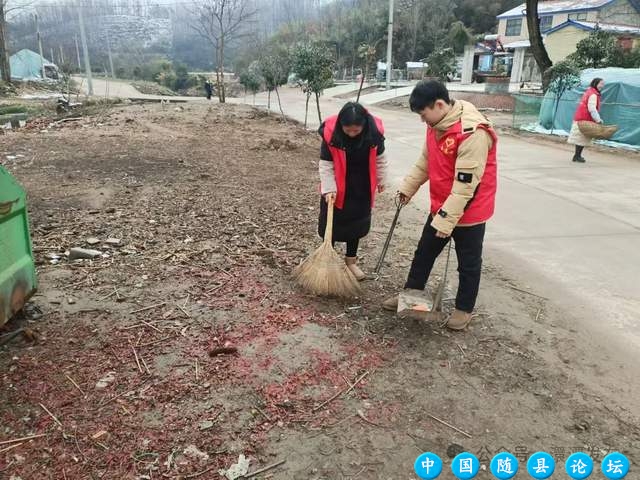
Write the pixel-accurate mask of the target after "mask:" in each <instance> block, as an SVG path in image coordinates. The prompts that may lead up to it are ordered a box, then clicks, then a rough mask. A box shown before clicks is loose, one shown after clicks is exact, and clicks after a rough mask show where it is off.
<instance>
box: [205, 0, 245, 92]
mask: <svg viewBox="0 0 640 480" xmlns="http://www.w3.org/2000/svg"><path fill="white" fill-rule="evenodd" d="M256 12H257V11H256V10H255V9H254V8H253V4H252V2H250V0H202V1H201V3H200V4H198V5H197V6H196V9H195V12H194V14H195V18H196V22H197V23H196V24H195V25H192V28H193V29H194V30H195V31H196V32H198V34H200V36H202V37H203V38H205V39H206V40H207V41H208V42H209V43H210V44H211V45H212V46H213V48H214V52H215V54H214V55H215V56H214V59H215V65H216V90H217V92H218V99H219V100H220V103H224V102H225V86H224V51H225V47H226V46H227V45H228V44H229V43H230V42H233V41H235V40H238V39H240V38H242V37H244V36H246V35H249V34H250V33H249V31H248V29H247V28H246V26H247V25H246V24H247V23H248V22H249V21H250V20H251V19H252V18H253V17H254V16H255V15H256Z"/></svg>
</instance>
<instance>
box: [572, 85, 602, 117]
mask: <svg viewBox="0 0 640 480" xmlns="http://www.w3.org/2000/svg"><path fill="white" fill-rule="evenodd" d="M593 94H595V95H596V98H597V99H598V102H597V103H596V110H598V111H600V98H601V97H602V94H601V93H600V92H599V91H598V89H597V88H593V87H589V88H587V91H586V92H584V95H582V98H581V99H580V103H579V104H578V108H577V109H576V114H575V115H574V116H573V121H574V122H580V121H584V120H587V121H589V122H593V121H594V120H593V117H591V114H590V113H589V106H588V104H589V97H590V96H591V95H593Z"/></svg>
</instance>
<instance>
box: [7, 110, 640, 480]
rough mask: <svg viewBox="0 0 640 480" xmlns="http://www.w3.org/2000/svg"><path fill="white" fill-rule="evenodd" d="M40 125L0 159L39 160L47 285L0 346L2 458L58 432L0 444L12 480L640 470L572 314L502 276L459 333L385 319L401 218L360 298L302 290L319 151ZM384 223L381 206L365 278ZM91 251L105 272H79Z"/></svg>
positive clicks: (34, 218)
mask: <svg viewBox="0 0 640 480" xmlns="http://www.w3.org/2000/svg"><path fill="white" fill-rule="evenodd" d="M40 130H41V129H40V127H39V128H38V129H35V130H33V131H27V132H12V133H10V134H8V135H5V137H4V138H3V145H2V147H0V154H1V155H2V156H1V157H0V159H1V161H3V162H5V158H6V157H5V156H6V155H15V154H16V153H17V154H20V155H24V157H18V160H16V161H15V162H12V163H10V164H8V167H9V168H10V169H11V170H12V171H13V173H14V174H15V175H16V177H17V178H18V179H19V180H20V181H21V182H22V183H23V184H24V185H25V187H26V188H27V190H28V192H29V202H30V203H29V205H30V212H31V222H32V234H33V243H34V250H35V252H36V258H37V261H38V269H39V278H40V287H39V293H38V295H37V296H36V297H35V298H34V300H33V303H32V304H31V305H30V306H29V308H28V309H27V312H26V315H25V318H24V319H22V320H21V321H22V322H23V323H25V322H26V324H27V325H28V326H29V327H30V328H32V329H33V330H34V331H35V332H36V334H37V336H38V340H37V342H35V343H29V342H28V341H27V340H26V339H19V340H16V341H14V342H12V343H11V344H9V345H8V346H5V347H3V348H2V349H0V377H1V378H2V385H3V388H2V389H1V390H0V405H2V407H0V425H2V430H1V433H0V435H1V436H0V441H4V440H11V439H16V438H20V437H25V436H28V435H44V436H42V437H39V438H36V439H33V440H27V441H25V442H24V443H22V444H20V443H21V442H17V443H16V445H18V444H19V445H18V446H17V447H15V448H13V449H11V450H9V451H2V450H3V449H4V445H0V476H2V478H4V477H5V476H6V477H7V478H11V477H12V476H14V478H16V477H20V478H22V479H25V480H26V479H29V480H31V479H55V480H59V479H61V478H69V479H84V478H117V479H143V478H174V479H179V478H180V479H186V478H212V479H216V478H221V477H219V475H218V473H217V472H218V469H220V468H228V467H229V466H230V465H231V464H232V463H234V462H235V461H237V459H238V456H239V455H240V454H243V455H246V456H247V457H248V458H249V459H250V462H251V463H250V471H254V470H256V469H259V468H262V467H264V466H269V465H272V464H274V463H277V462H279V461H282V460H286V463H284V464H283V465H281V466H278V467H277V468H274V469H272V470H269V471H268V472H267V473H266V474H264V475H262V476H258V477H256V478H273V479H317V480H319V479H340V478H356V477H358V478H375V479H384V480H387V479H405V478H415V477H413V476H412V475H413V474H412V466H413V461H414V460H415V458H416V456H417V455H419V454H420V453H422V452H423V451H428V450H430V451H434V452H436V453H438V454H439V455H440V456H441V457H442V458H443V459H445V463H449V461H448V460H447V459H449V458H452V457H453V456H455V454H457V453H459V452H460V451H462V450H468V451H471V452H473V453H475V454H476V455H478V456H479V457H480V459H481V461H482V462H483V463H484V464H485V465H487V464H488V461H490V459H491V456H492V455H493V454H495V453H497V452H498V451H500V450H503V449H504V450H508V451H511V452H512V453H514V454H516V456H518V457H519V458H520V460H521V462H522V461H524V460H526V458H527V456H528V454H531V453H533V452H534V451H537V450H546V451H548V452H550V453H552V454H553V455H554V456H555V457H556V460H557V461H558V462H561V461H563V460H564V459H565V458H566V457H567V456H568V455H569V454H570V453H572V452H573V451H578V450H582V451H588V452H589V453H591V454H592V456H593V457H594V458H595V459H596V460H599V459H601V458H602V457H603V455H604V454H605V453H606V452H607V451H610V450H620V451H622V452H624V453H626V454H627V455H628V456H629V457H630V459H631V461H632V463H633V464H638V462H640V456H638V451H639V449H638V448H639V447H640V431H639V429H638V427H637V425H638V423H637V420H638V419H637V412H634V411H633V410H631V411H630V409H629V407H628V406H625V405H621V404H619V403H618V400H617V399H618V397H619V395H620V394H621V393H622V392H624V390H625V389H626V386H625V385H620V384H617V383H616V382H615V380H614V379H610V378H605V377H600V378H598V376H597V368H598V366H597V365H594V366H593V370H592V371H591V373H589V375H588V376H584V375H583V371H584V368H583V367H581V366H579V365H583V364H584V363H585V362H588V359H585V358H582V357H581V355H582V354H581V350H580V348H578V347H579V346H578V345H576V344H575V342H574V340H573V339H572V337H573V333H572V332H571V331H570V330H566V329H564V328H563V327H562V326H561V325H562V322H561V319H562V315H563V312H561V311H557V310H555V309H554V308H553V307H551V306H550V305H549V304H548V302H546V301H545V299H543V298H540V297H538V296H536V295H535V293H536V292H531V291H527V288H526V286H522V285H519V284H518V282H517V279H514V278H507V277H506V276H505V274H504V273H503V272H501V271H499V270H497V269H496V268H495V266H492V265H486V266H485V271H484V277H483V282H484V283H483V286H482V296H481V299H480V300H481V302H480V306H479V313H478V316H477V318H476V319H475V321H474V322H473V324H472V328H470V329H469V330H468V331H467V332H464V333H461V334H453V333H450V332H448V331H446V330H444V329H442V328H440V327H439V326H438V325H437V324H419V323H416V322H412V321H400V320H398V319H396V318H395V317H394V316H393V315H389V314H387V313H386V312H384V311H383V310H381V308H380V300H381V299H382V298H384V297H385V296H387V295H389V294H391V293H393V292H395V290H396V289H397V287H398V285H401V283H402V280H403V278H404V275H405V274H406V270H407V266H408V264H409V262H410V260H411V252H412V250H413V248H414V245H415V241H416V236H417V235H418V233H419V232H418V231H417V229H416V227H415V224H414V223H413V222H412V221H409V220H408V219H409V217H405V218H406V219H402V220H401V222H400V226H399V228H398V235H397V237H396V238H395V239H394V243H393V245H392V248H391V251H390V254H389V262H388V265H386V266H385V269H384V270H383V275H382V276H381V277H380V278H378V279H376V280H370V281H367V282H366V284H365V286H366V288H365V293H364V295H363V298H360V299H356V300H354V301H351V302H338V301H332V300H320V299H316V298H312V297H308V296H306V295H304V294H302V293H301V292H299V291H298V289H297V288H296V286H295V285H293V284H292V283H291V282H290V280H289V274H290V271H291V269H292V268H293V266H294V265H295V264H296V262H298V261H299V259H300V258H302V257H303V256H304V255H306V254H307V253H308V252H310V251H311V250H312V249H313V248H314V247H315V246H316V245H317V244H318V242H317V238H316V236H315V233H314V232H315V220H316V216H317V204H318V199H317V194H316V172H315V162H316V158H317V150H318V147H319V144H318V139H317V138H316V136H315V135H313V134H310V133H308V132H305V131H304V130H302V129H301V128H299V127H298V126H296V125H295V124H291V123H288V124H286V125H285V124H283V123H282V122H281V121H279V120H278V119H277V118H275V117H266V116H265V115H264V113H262V112H260V111H257V110H253V109H251V108H249V107H242V106H231V105H227V106H218V105H215V106H211V107H207V106H205V105H200V104H188V105H186V106H184V107H183V108H177V109H174V108H173V107H170V108H167V107H165V108H164V109H163V108H162V107H161V106H159V105H154V106H146V107H144V106H131V107H126V108H124V107H123V108H116V109H114V110H112V111H111V112H110V115H108V117H107V119H106V120H104V119H101V121H100V122H97V121H95V119H91V118H89V119H85V120H84V121H83V122H78V123H75V124H73V123H66V124H61V127H60V128H51V129H48V132H47V133H42V132H41V131H40ZM5 140H6V141H5ZM392 215H393V205H392V199H391V198H390V197H389V196H383V197H382V198H381V199H380V202H379V204H378V211H377V213H376V217H375V225H374V229H373V231H372V233H371V234H370V235H369V236H368V237H367V239H366V241H365V242H364V245H363V252H362V253H363V261H364V265H365V266H367V267H369V268H371V266H372V265H373V264H374V263H375V260H376V259H377V255H378V253H379V248H380V246H381V245H382V243H383V240H384V235H385V234H386V228H387V225H389V223H390V219H391V216H392ZM89 237H97V238H98V239H99V243H98V244H97V245H95V246H94V247H93V248H98V249H100V250H101V251H102V252H103V253H104V255H103V256H102V257H100V258H98V259H96V260H92V261H76V262H68V261H67V260H66V259H65V257H64V252H65V251H66V250H68V249H69V248H71V247H75V246H87V244H86V239H87V238H89ZM107 238H117V239H119V240H120V243H115V242H112V243H113V244H112V245H107V244H106V243H105V241H106V239H107ZM55 255H58V256H60V257H61V259H60V260H56V259H55ZM52 262H53V263H52ZM441 271H442V265H441V264H438V266H437V271H436V272H435V273H436V275H435V276H434V278H433V279H432V281H431V282H430V283H431V284H432V285H435V284H436V283H437V281H438V277H437V274H440V273H441ZM455 288H456V282H455V280H452V281H451V282H450V285H449V291H448V293H447V295H446V297H447V301H446V305H445V306H446V309H447V310H450V309H451V308H452V305H451V302H452V301H451V298H452V297H453V295H454V293H453V292H454V291H455ZM19 323H20V320H16V321H15V322H13V323H12V324H10V325H8V326H7V327H6V328H7V329H13V328H15V327H16V326H17V325H18V324H19ZM523 325H525V326H526V327H525V328H523ZM230 347H232V348H235V349H237V352H235V353H231V354H224V353H223V354H219V355H218V354H216V355H214V356H211V355H210V354H211V352H219V351H220V350H217V349H221V348H230ZM594 372H595V373H594ZM358 381H359V382H358ZM356 382H358V383H357V385H355V386H354V387H353V388H352V389H351V391H350V392H349V393H346V391H347V390H349V389H350V386H351V385H354V383H356ZM340 392H343V393H342V394H340V395H337V394H339V393H340ZM336 395H337V396H336ZM334 396H336V398H335V400H332V401H331V402H329V403H327V404H326V405H324V406H322V404H323V403H324V402H326V401H327V400H328V399H331V398H332V397H334ZM44 407H46V409H47V410H48V411H49V412H50V413H51V415H50V414H49V413H47V411H45V410H44ZM52 415H53V416H55V420H54V418H53V417H52ZM432 416H433V417H437V418H439V419H441V420H443V421H446V422H447V423H449V424H451V425H453V426H456V427H457V428H458V429H459V430H462V431H464V432H466V433H467V434H468V435H464V434H462V433H459V432H457V431H454V430H452V429H451V428H449V427H447V426H445V425H443V424H442V423H439V422H438V421H436V420H434V419H433V417H432ZM446 468H447V469H448V467H446ZM446 471H447V472H448V471H449V470H446ZM198 474H200V475H199V477H195V475H198ZM268 475H271V476H268ZM442 478H445V479H448V478H452V476H451V475H449V474H445V475H443V476H442ZM482 478H489V475H488V474H486V473H485V474H483V475H482Z"/></svg>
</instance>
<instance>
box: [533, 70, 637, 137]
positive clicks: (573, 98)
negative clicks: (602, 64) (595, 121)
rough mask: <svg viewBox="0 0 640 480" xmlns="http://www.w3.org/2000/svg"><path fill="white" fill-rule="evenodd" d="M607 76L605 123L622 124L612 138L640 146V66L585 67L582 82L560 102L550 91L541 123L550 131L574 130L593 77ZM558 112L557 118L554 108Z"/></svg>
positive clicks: (546, 98) (545, 100)
mask: <svg viewBox="0 0 640 480" xmlns="http://www.w3.org/2000/svg"><path fill="white" fill-rule="evenodd" d="M596 77H600V78H602V79H604V82H605V85H604V89H603V91H602V107H601V109H600V115H601V116H602V119H603V121H604V123H606V124H608V125H611V124H613V125H618V127H619V129H618V131H617V132H616V134H615V135H614V136H613V137H612V138H611V140H612V141H615V142H618V143H625V144H628V145H635V146H640V69H639V68H600V69H588V70H583V71H582V74H581V75H580V85H579V86H578V87H576V88H574V89H572V90H570V91H567V92H565V93H564V94H563V95H562V98H560V100H559V101H557V100H556V98H555V94H554V93H552V92H547V94H546V95H545V98H544V100H543V102H542V108H541V109H540V117H539V122H540V125H542V126H543V127H544V128H546V129H548V130H551V129H553V130H564V131H565V132H569V131H570V130H571V122H572V120H573V115H574V113H575V111H576V107H577V106H578V102H579V101H580V98H581V97H582V94H583V93H584V92H585V90H586V89H587V87H588V86H589V83H590V82H591V80H592V79H593V78H596ZM556 107H557V112H556V114H555V120H554V110H556Z"/></svg>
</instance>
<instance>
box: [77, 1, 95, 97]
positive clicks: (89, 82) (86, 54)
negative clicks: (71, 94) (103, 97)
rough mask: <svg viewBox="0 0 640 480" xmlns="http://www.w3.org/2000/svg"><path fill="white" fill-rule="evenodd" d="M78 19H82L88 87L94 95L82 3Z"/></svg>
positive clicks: (82, 37)
mask: <svg viewBox="0 0 640 480" xmlns="http://www.w3.org/2000/svg"><path fill="white" fill-rule="evenodd" d="M78 20H79V21H80V40H81V41H82V53H83V54H84V69H85V72H86V74H87V89H88V93H89V96H91V95H93V81H92V78H91V63H90V62H89V46H88V45H87V36H86V35H85V32H84V18H82V5H78Z"/></svg>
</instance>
